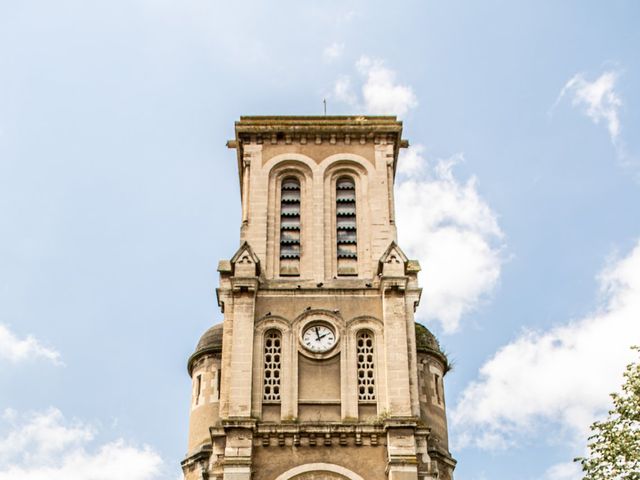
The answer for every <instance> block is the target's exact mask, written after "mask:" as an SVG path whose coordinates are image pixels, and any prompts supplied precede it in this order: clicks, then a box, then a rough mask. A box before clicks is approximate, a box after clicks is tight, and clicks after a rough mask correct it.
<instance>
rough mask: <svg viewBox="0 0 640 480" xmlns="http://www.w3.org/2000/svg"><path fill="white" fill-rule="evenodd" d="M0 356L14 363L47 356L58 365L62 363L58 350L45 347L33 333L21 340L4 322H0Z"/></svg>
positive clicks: (46, 357)
mask: <svg viewBox="0 0 640 480" xmlns="http://www.w3.org/2000/svg"><path fill="white" fill-rule="evenodd" d="M0 358H4V359H5V360H9V361H10V362H12V363H18V362H21V361H25V360H29V359H32V358H45V359H47V360H49V361H51V362H53V363H54V364H56V365H60V364H61V363H62V362H61V360H60V353H59V352H57V351H56V350H54V349H52V348H48V347H45V346H44V345H42V344H41V343H40V341H38V340H37V339H36V338H34V337H33V336H31V335H28V336H27V337H26V338H24V339H22V340H21V339H19V338H18V337H17V336H16V335H15V334H14V333H13V332H11V330H9V328H8V327H7V326H5V325H2V324H0Z"/></svg>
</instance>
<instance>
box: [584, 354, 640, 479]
mask: <svg viewBox="0 0 640 480" xmlns="http://www.w3.org/2000/svg"><path fill="white" fill-rule="evenodd" d="M633 349H634V350H636V351H637V352H640V348H639V347H633ZM624 378H625V382H624V384H623V385H622V392H621V393H613V394H611V398H612V399H613V409H612V410H610V411H609V416H608V417H607V419H606V420H604V421H602V422H595V423H594V424H593V425H591V432H592V433H593V435H591V436H590V437H589V444H588V447H589V454H588V456H587V457H585V458H576V459H575V461H577V462H580V464H581V465H582V471H583V472H584V474H585V476H584V480H640V362H636V363H632V364H630V365H628V366H627V369H626V371H625V373H624Z"/></svg>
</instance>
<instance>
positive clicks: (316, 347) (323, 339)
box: [302, 325, 336, 353]
mask: <svg viewBox="0 0 640 480" xmlns="http://www.w3.org/2000/svg"><path fill="white" fill-rule="evenodd" d="M302 344H303V345H304V346H305V347H306V348H307V349H308V350H311V351H312V352H315V353H322V352H327V351H329V350H331V348H332V347H333V346H334V345H335V344H336V334H335V333H333V330H331V329H330V328H329V327H327V326H326V325H312V326H310V327H307V329H306V330H305V331H304V333H303V334H302Z"/></svg>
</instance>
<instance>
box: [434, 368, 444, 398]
mask: <svg viewBox="0 0 640 480" xmlns="http://www.w3.org/2000/svg"><path fill="white" fill-rule="evenodd" d="M433 388H434V390H435V393H436V403H437V404H438V405H442V392H441V390H440V375H438V374H437V373H434V374H433Z"/></svg>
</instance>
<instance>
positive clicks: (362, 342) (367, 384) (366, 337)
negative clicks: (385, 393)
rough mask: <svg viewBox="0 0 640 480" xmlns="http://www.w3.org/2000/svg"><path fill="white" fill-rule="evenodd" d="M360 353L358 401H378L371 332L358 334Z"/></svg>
mask: <svg viewBox="0 0 640 480" xmlns="http://www.w3.org/2000/svg"><path fill="white" fill-rule="evenodd" d="M356 342H357V352H358V400H359V401H361V402H367V401H374V400H375V399H376V380H375V370H374V363H373V334H372V333H371V332H369V331H366V330H364V331H362V332H359V333H358V336H357V338H356Z"/></svg>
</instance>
